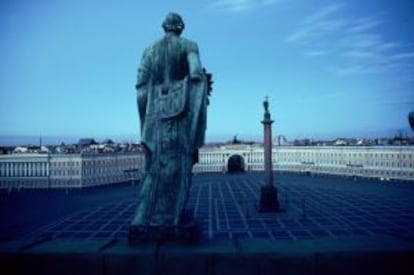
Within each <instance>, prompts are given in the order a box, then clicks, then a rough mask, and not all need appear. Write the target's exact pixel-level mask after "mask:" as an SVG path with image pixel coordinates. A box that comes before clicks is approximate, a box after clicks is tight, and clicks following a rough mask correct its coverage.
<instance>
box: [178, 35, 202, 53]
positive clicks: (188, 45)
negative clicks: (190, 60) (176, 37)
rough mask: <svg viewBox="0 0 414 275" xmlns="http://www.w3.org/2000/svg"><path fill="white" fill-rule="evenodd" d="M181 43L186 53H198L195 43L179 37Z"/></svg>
mask: <svg viewBox="0 0 414 275" xmlns="http://www.w3.org/2000/svg"><path fill="white" fill-rule="evenodd" d="M180 39H181V43H182V44H183V45H184V47H185V48H186V51H187V52H197V53H198V45H197V43H196V42H195V41H193V40H190V39H187V38H185V37H180Z"/></svg>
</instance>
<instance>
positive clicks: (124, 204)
mask: <svg viewBox="0 0 414 275" xmlns="http://www.w3.org/2000/svg"><path fill="white" fill-rule="evenodd" d="M262 178H263V174H262V173H241V174H227V175H223V174H199V175H196V176H194V177H193V188H192V191H191V195H190V199H189V202H188V209H189V210H191V211H193V213H194V216H195V218H196V219H197V220H198V222H199V223H200V224H201V226H202V230H203V238H204V239H206V240H212V239H216V238H238V239H248V238H265V239H274V240H278V239H288V240H297V239H318V238H321V237H331V238H336V237H344V236H375V235H393V236H399V237H404V238H413V239H414V185H413V184H412V182H404V183H398V182H384V181H377V180H364V179H356V180H355V179H353V178H348V177H346V178H345V177H337V176H335V177H334V176H329V177H321V176H315V177H312V176H306V175H295V174H275V175H274V179H275V180H274V182H275V185H276V186H277V188H278V191H279V200H280V203H281V206H282V210H283V211H282V212H278V213H267V214H262V213H257V211H256V206H257V203H258V198H259V195H260V194H259V193H260V183H261V181H262ZM138 190H139V184H138V185H130V184H123V185H113V186H109V187H98V188H91V189H83V190H72V191H69V192H68V193H66V192H65V191H64V190H49V191H47V190H21V191H16V190H12V191H11V192H10V193H7V191H2V193H1V194H0V199H1V201H0V207H1V209H2V211H1V213H0V218H1V220H2V223H1V225H2V226H1V229H0V234H1V235H0V238H1V239H3V240H7V239H16V238H19V239H37V238H39V237H44V236H48V237H51V238H59V239H102V238H117V239H127V232H128V226H129V222H130V221H131V220H132V217H133V215H134V211H135V208H136V205H137V201H136V200H135V198H136V194H137V192H138Z"/></svg>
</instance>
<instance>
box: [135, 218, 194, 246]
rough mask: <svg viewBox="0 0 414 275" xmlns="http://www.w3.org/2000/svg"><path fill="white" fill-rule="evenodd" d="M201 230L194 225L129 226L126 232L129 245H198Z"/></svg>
mask: <svg viewBox="0 0 414 275" xmlns="http://www.w3.org/2000/svg"><path fill="white" fill-rule="evenodd" d="M200 240H201V230H200V228H199V226H198V225H197V224H195V223H189V224H183V225H177V226H136V225H135V226H130V227H129V232H128V243H129V245H140V244H142V243H146V242H166V241H176V242H177V241H178V242H184V243H191V244H199V243H200Z"/></svg>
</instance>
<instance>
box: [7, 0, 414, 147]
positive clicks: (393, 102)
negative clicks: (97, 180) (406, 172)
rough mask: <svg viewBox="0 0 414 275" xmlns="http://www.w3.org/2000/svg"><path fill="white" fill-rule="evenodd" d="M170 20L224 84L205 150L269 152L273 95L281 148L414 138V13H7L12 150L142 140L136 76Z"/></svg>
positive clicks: (347, 4) (388, 7)
mask: <svg viewBox="0 0 414 275" xmlns="http://www.w3.org/2000/svg"><path fill="white" fill-rule="evenodd" d="M170 11H173V12H177V13H179V14H181V15H182V17H183V19H184V21H185V24H186V28H185V30H184V33H183V36H184V37H186V38H188V39H191V40H194V41H196V42H197V43H198V46H199V49H200V55H201V62H202V64H203V66H204V67H205V68H206V69H207V70H208V71H209V72H211V73H212V74H213V79H214V89H213V92H212V96H211V98H210V106H209V107H208V125H207V141H226V140H230V139H232V138H233V136H234V135H237V136H238V138H239V139H242V140H256V141H260V140H261V139H262V137H263V125H262V124H261V123H260V121H261V119H262V118H263V112H264V109H263V105H262V103H263V100H264V98H265V97H266V96H268V97H269V102H270V112H271V114H272V118H273V119H274V121H275V123H274V124H273V135H274V136H277V135H285V136H286V137H287V138H288V139H289V140H293V139H300V138H311V139H333V138H335V137H353V138H358V137H371V138H375V137H392V136H394V135H396V134H397V133H398V132H402V133H403V134H405V135H408V136H413V132H412V131H411V130H410V128H409V124H408V119H407V117H408V113H409V112H410V111H411V110H413V109H414V31H413V30H414V17H413V16H412V14H414V2H413V1H410V0H407V1H403V0H395V1H391V0H387V1H385V0H364V1H360V0H347V1H336V0H312V1H308V0H212V1H206V0H200V1H160V0H151V1H146V0H144V1H137V0H136V1H126V0H118V1H115V0H107V1H103V0H71V1H65V0H36V1H29V0H26V1H23V0H3V1H1V2H0V35H1V40H0V41H1V43H0V59H1V62H0V136H1V137H3V140H4V138H5V137H6V138H9V139H10V138H11V137H15V136H30V137H39V136H43V137H55V139H62V140H64V138H68V137H72V138H74V139H75V138H80V137H93V138H96V139H98V140H99V139H104V138H113V139H115V140H117V141H122V140H139V139H140V128H139V119H138V114H137V108H136V91H135V89H134V86H135V82H136V74H137V67H138V65H139V61H140V59H141V56H142V53H143V51H144V49H145V48H146V47H147V46H148V45H149V44H151V43H152V42H154V41H155V40H157V39H159V38H161V37H162V36H163V30H162V28H161V23H162V21H163V19H164V17H165V15H166V14H167V13H168V12H170ZM0 141H1V140H0Z"/></svg>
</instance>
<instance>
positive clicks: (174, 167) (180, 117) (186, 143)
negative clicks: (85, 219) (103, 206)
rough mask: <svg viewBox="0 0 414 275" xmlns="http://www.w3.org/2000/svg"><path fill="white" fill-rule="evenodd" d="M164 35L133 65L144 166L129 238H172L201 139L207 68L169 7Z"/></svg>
mask: <svg viewBox="0 0 414 275" xmlns="http://www.w3.org/2000/svg"><path fill="white" fill-rule="evenodd" d="M162 27H163V29H164V31H165V36H164V37H163V38H162V39H160V40H158V41H156V42H155V43H153V44H152V45H150V46H149V47H148V48H147V49H146V50H145V51H144V54H143V57H142V59H141V64H140V67H139V69H138V79H137V84H136V89H137V105H138V111H139V118H140V122H141V143H142V145H143V146H144V149H145V156H146V167H145V169H146V171H145V175H144V177H143V179H142V187H141V190H140V192H139V195H138V207H137V210H136V214H135V217H134V219H133V221H132V224H131V227H130V232H129V234H130V235H129V239H130V241H131V240H134V239H135V238H137V239H140V238H141V239H162V238H176V235H177V234H179V233H177V232H179V231H180V230H182V228H183V226H184V225H185V224H186V223H188V220H187V221H186V220H184V219H185V217H184V216H185V215H183V209H184V207H185V205H186V202H187V199H188V196H189V191H190V187H191V174H192V166H193V164H194V163H196V162H197V161H198V149H199V148H200V147H201V146H202V145H203V144H204V138H205V130H206V118H207V105H208V95H209V93H210V90H211V86H210V85H211V74H207V73H206V71H205V70H204V69H203V68H202V66H201V62H200V57H199V51H198V46H197V44H196V43H195V42H193V41H191V40H188V39H185V38H182V37H180V35H181V33H182V31H183V30H184V22H183V20H182V18H181V16H180V15H178V14H176V13H169V14H168V15H167V17H166V18H165V20H164V22H163V24H162Z"/></svg>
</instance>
